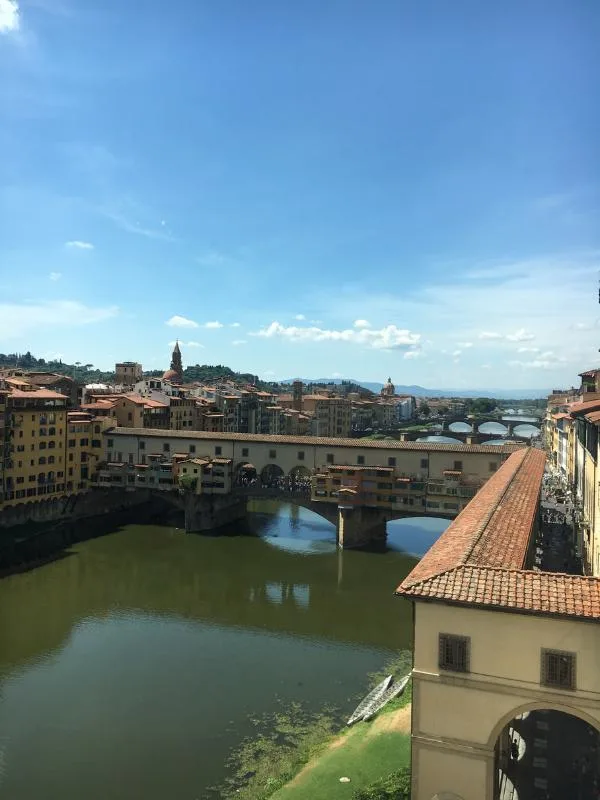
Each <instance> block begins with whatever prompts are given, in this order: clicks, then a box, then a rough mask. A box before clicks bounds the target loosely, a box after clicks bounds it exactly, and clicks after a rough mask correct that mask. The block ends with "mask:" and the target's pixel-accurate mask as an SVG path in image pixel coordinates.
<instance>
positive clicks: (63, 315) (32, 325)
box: [0, 300, 118, 339]
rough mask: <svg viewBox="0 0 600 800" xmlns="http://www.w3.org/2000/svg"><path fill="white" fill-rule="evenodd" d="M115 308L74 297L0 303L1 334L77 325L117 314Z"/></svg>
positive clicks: (15, 335)
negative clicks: (75, 299) (89, 302)
mask: <svg viewBox="0 0 600 800" xmlns="http://www.w3.org/2000/svg"><path fill="white" fill-rule="evenodd" d="M117 313H118V308H117V307H116V306H110V307H106V308H93V307H90V306H86V305H85V304H84V303H79V302H77V301H74V300H55V301H50V302H42V303H0V338H6V339H11V338H17V337H19V336H22V335H24V334H26V333H29V332H30V331H33V330H41V331H43V330H44V329H46V328H50V327H52V326H56V327H65V328H68V327H77V326H79V325H88V324H92V323H95V322H102V321H103V320H106V319H110V318H111V317H114V316H116V315H117Z"/></svg>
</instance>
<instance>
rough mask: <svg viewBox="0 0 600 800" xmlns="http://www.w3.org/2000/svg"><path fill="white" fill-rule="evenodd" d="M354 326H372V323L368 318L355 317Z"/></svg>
mask: <svg viewBox="0 0 600 800" xmlns="http://www.w3.org/2000/svg"><path fill="white" fill-rule="evenodd" d="M354 327H355V328H370V327H371V323H370V322H367V320H366V319H355V320H354Z"/></svg>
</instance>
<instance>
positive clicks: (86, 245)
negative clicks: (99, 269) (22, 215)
mask: <svg viewBox="0 0 600 800" xmlns="http://www.w3.org/2000/svg"><path fill="white" fill-rule="evenodd" d="M0 2H1V0H0ZM65 247H68V248H69V250H93V249H94V245H93V244H92V243H91V242H82V241H80V240H79V239H74V240H73V241H71V242H65Z"/></svg>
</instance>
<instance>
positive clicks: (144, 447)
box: [140, 442, 146, 450]
mask: <svg viewBox="0 0 600 800" xmlns="http://www.w3.org/2000/svg"><path fill="white" fill-rule="evenodd" d="M145 449H146V442H140V450H145Z"/></svg>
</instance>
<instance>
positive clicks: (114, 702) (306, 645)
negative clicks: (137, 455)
mask: <svg viewBox="0 0 600 800" xmlns="http://www.w3.org/2000/svg"><path fill="white" fill-rule="evenodd" d="M252 508H253V511H254V513H251V514H249V515H248V519H249V526H250V529H251V532H252V533H254V534H255V535H254V536H248V535H236V533H239V531H236V530H232V531H230V533H231V534H232V535H229V536H221V537H205V536H195V535H189V536H186V535H185V534H184V533H183V532H182V531H181V530H178V529H175V528H169V527H162V526H135V525H131V526H126V527H123V528H120V529H115V530H112V531H109V532H108V533H107V535H105V536H103V537H101V538H97V539H94V540H91V541H88V542H83V543H81V544H77V545H75V546H74V547H73V549H72V552H71V553H70V554H69V555H68V556H67V557H65V558H63V559H60V560H58V561H55V562H53V563H51V564H47V565H45V566H42V567H39V568H37V569H34V570H32V571H30V572H27V573H24V574H21V575H14V576H11V577H8V578H5V579H3V580H1V581H0V608H1V609H2V635H1V636H0V793H1V794H2V796H3V797H7V798H10V799H11V800H38V799H39V798H42V797H43V798H44V800H59V799H60V800H64V799H65V798H86V800H96V798H97V799H98V800H100V798H102V800H105V798H111V800H121V798H122V800H130V799H131V798H134V797H135V798H138V797H139V798H144V800H164V798H170V800H179V799H180V798H181V800H194V798H201V797H210V796H213V795H211V793H210V791H209V787H211V786H212V785H214V784H216V783H218V782H220V781H221V780H222V779H223V778H224V777H225V775H226V767H225V762H226V759H227V756H228V754H229V753H230V752H231V749H232V748H233V747H235V746H236V745H237V744H238V743H239V742H240V740H241V739H242V738H243V737H244V736H245V735H247V734H249V733H251V731H252V729H253V728H252V724H251V722H250V717H251V716H256V715H260V714H262V713H264V712H270V711H274V710H275V709H276V708H278V707H279V704H281V703H283V705H284V706H286V705H287V704H289V703H291V702H294V701H302V702H304V703H306V704H307V705H308V706H309V707H311V708H314V709H315V710H316V709H319V708H322V707H323V706H324V705H326V704H335V705H337V706H339V707H340V708H341V709H342V710H343V711H344V712H345V711H347V710H349V709H350V707H351V706H352V703H353V702H354V699H355V697H356V695H357V694H358V693H360V692H362V691H363V689H364V688H365V684H366V676H367V673H369V672H370V671H373V670H376V669H379V668H380V667H381V666H382V664H383V663H384V662H385V661H386V660H387V659H388V658H389V657H391V656H393V654H394V653H395V652H397V651H398V650H399V649H405V648H409V647H410V646H411V612H410V606H409V604H408V603H406V602H405V601H402V600H399V599H398V598H395V597H394V596H393V591H394V588H395V587H396V586H397V584H398V583H399V582H400V581H401V579H402V578H403V577H404V576H405V575H406V574H407V572H408V571H409V570H410V569H411V568H412V566H413V565H414V563H415V559H414V557H413V556H409V555H408V554H407V552H403V550H406V551H408V552H409V553H413V554H420V553H422V552H423V551H424V550H426V549H427V547H428V546H429V545H430V544H431V542H432V541H433V539H434V538H435V537H436V536H437V535H438V534H439V533H440V532H441V530H442V529H443V528H444V527H445V526H446V525H447V524H448V522H447V521H446V520H438V521H437V525H435V524H433V525H432V523H435V522H436V521H434V520H431V519H427V520H424V521H423V524H421V523H420V522H419V521H418V520H410V521H403V522H402V523H392V524H391V525H390V547H391V549H390V550H389V551H388V552H387V553H385V554H375V553H358V552H354V553H353V552H346V553H341V552H338V551H337V550H336V547H335V531H334V528H333V526H332V525H330V524H329V523H327V522H325V521H324V520H322V519H321V518H319V517H316V516H315V515H313V514H310V512H307V511H305V510H303V509H298V508H296V507H295V506H289V505H284V504H277V503H260V504H258V503H255V504H253V506H252ZM403 526H405V527H404V531H403ZM402 548H403V549H402Z"/></svg>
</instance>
